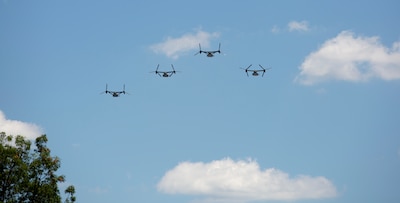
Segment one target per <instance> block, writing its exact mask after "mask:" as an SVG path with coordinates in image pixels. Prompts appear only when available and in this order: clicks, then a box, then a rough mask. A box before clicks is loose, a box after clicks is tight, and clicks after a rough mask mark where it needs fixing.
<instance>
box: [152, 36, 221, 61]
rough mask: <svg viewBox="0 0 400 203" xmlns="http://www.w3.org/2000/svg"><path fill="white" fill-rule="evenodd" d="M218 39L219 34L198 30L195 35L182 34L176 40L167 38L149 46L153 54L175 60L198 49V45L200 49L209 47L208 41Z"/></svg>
mask: <svg viewBox="0 0 400 203" xmlns="http://www.w3.org/2000/svg"><path fill="white" fill-rule="evenodd" d="M217 37H219V33H217V32H213V33H209V32H205V31H202V30H198V31H197V32H196V33H194V34H192V33H188V34H184V35H183V36H181V37H178V38H172V37H168V38H167V39H166V40H165V41H164V42H161V43H158V44H154V45H151V46H150V49H151V50H152V51H153V52H155V53H161V54H165V55H166V56H167V57H169V58H173V59H177V58H179V56H180V55H181V54H183V53H185V52H187V51H191V50H195V49H198V48H199V43H200V44H201V45H202V47H208V46H210V40H211V39H214V38H217Z"/></svg>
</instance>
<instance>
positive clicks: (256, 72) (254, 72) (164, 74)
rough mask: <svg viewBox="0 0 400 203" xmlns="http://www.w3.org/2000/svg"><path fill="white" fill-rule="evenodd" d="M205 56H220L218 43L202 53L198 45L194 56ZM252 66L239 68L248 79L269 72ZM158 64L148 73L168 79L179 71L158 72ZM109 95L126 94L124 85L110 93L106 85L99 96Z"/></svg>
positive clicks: (172, 66) (173, 69)
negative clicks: (216, 46) (214, 48)
mask: <svg viewBox="0 0 400 203" xmlns="http://www.w3.org/2000/svg"><path fill="white" fill-rule="evenodd" d="M203 53H204V54H205V55H206V56H207V57H214V55H215V54H216V53H218V54H221V43H219V45H218V50H214V51H204V50H202V49H201V45H200V43H199V51H198V52H196V53H195V54H194V55H195V56H196V55H198V54H203ZM251 66H252V64H250V65H249V66H248V67H247V68H241V69H243V70H244V71H245V73H246V75H247V77H249V72H250V73H251V75H252V76H255V77H256V76H259V75H260V73H262V74H261V77H264V74H265V72H266V71H268V70H270V69H271V68H264V67H263V66H262V65H261V64H259V65H258V66H259V67H260V69H250V67H251ZM159 67H160V64H158V65H157V68H156V70H155V71H151V72H150V73H155V74H156V75H158V76H160V77H164V78H169V77H172V75H174V74H176V73H177V72H179V71H176V70H175V68H174V65H173V64H171V68H172V69H171V70H169V71H160V70H159ZM104 93H105V94H110V95H111V96H112V97H119V96H120V95H121V94H128V93H127V92H126V91H125V84H124V86H123V89H122V90H121V91H110V90H108V85H107V84H106V90H105V91H104V92H101V94H104Z"/></svg>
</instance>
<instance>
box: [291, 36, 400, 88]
mask: <svg viewBox="0 0 400 203" xmlns="http://www.w3.org/2000/svg"><path fill="white" fill-rule="evenodd" d="M300 71H301V72H300V74H299V75H298V76H297V77H296V79H295V81H296V82H299V83H301V84H304V85H312V84H315V83H318V82H323V81H328V80H344V81H353V82H359V81H368V80H370V79H371V78H379V79H383V80H395V79H400V42H399V41H398V42H395V43H393V46H392V48H387V47H385V46H384V45H382V44H381V43H380V41H379V38H378V37H362V36H358V37H357V36H355V34H354V33H352V32H350V31H343V32H341V33H339V34H338V36H336V37H335V38H333V39H330V40H328V41H326V42H325V43H324V44H323V45H322V46H321V47H320V48H319V50H317V51H315V52H313V53H311V54H309V55H308V56H307V57H306V59H305V60H304V61H303V63H302V64H301V66H300Z"/></svg>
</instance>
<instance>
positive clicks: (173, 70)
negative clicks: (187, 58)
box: [171, 64, 175, 72]
mask: <svg viewBox="0 0 400 203" xmlns="http://www.w3.org/2000/svg"><path fill="white" fill-rule="evenodd" d="M171 67H172V70H173V71H174V72H175V69H174V65H173V64H171Z"/></svg>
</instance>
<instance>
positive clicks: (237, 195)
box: [157, 158, 337, 202]
mask: <svg viewBox="0 0 400 203" xmlns="http://www.w3.org/2000/svg"><path fill="white" fill-rule="evenodd" d="M157 187H158V190H159V191H160V192H163V193H168V194H185V195H202V196H206V197H207V198H209V200H210V199H212V200H214V201H219V202H221V201H227V202H234V201H235V202H249V201H258V200H298V199H320V198H329V197H334V196H336V195H337V191H336V188H335V186H334V185H333V184H332V183H331V182H330V181H329V180H328V179H326V178H324V177H310V176H306V175H300V176H297V177H290V176H289V175H288V174H287V173H285V172H283V171H280V170H277V169H274V168H270V169H266V170H261V169H260V167H259V165H258V163H257V162H255V161H253V160H240V161H233V160H231V159H230V158H226V159H222V160H216V161H212V162H209V163H203V162H183V163H180V164H178V165H177V166H176V167H175V168H173V169H171V170H170V171H168V172H167V173H166V174H165V175H164V177H163V178H162V179H161V180H160V182H159V183H158V185H157Z"/></svg>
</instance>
